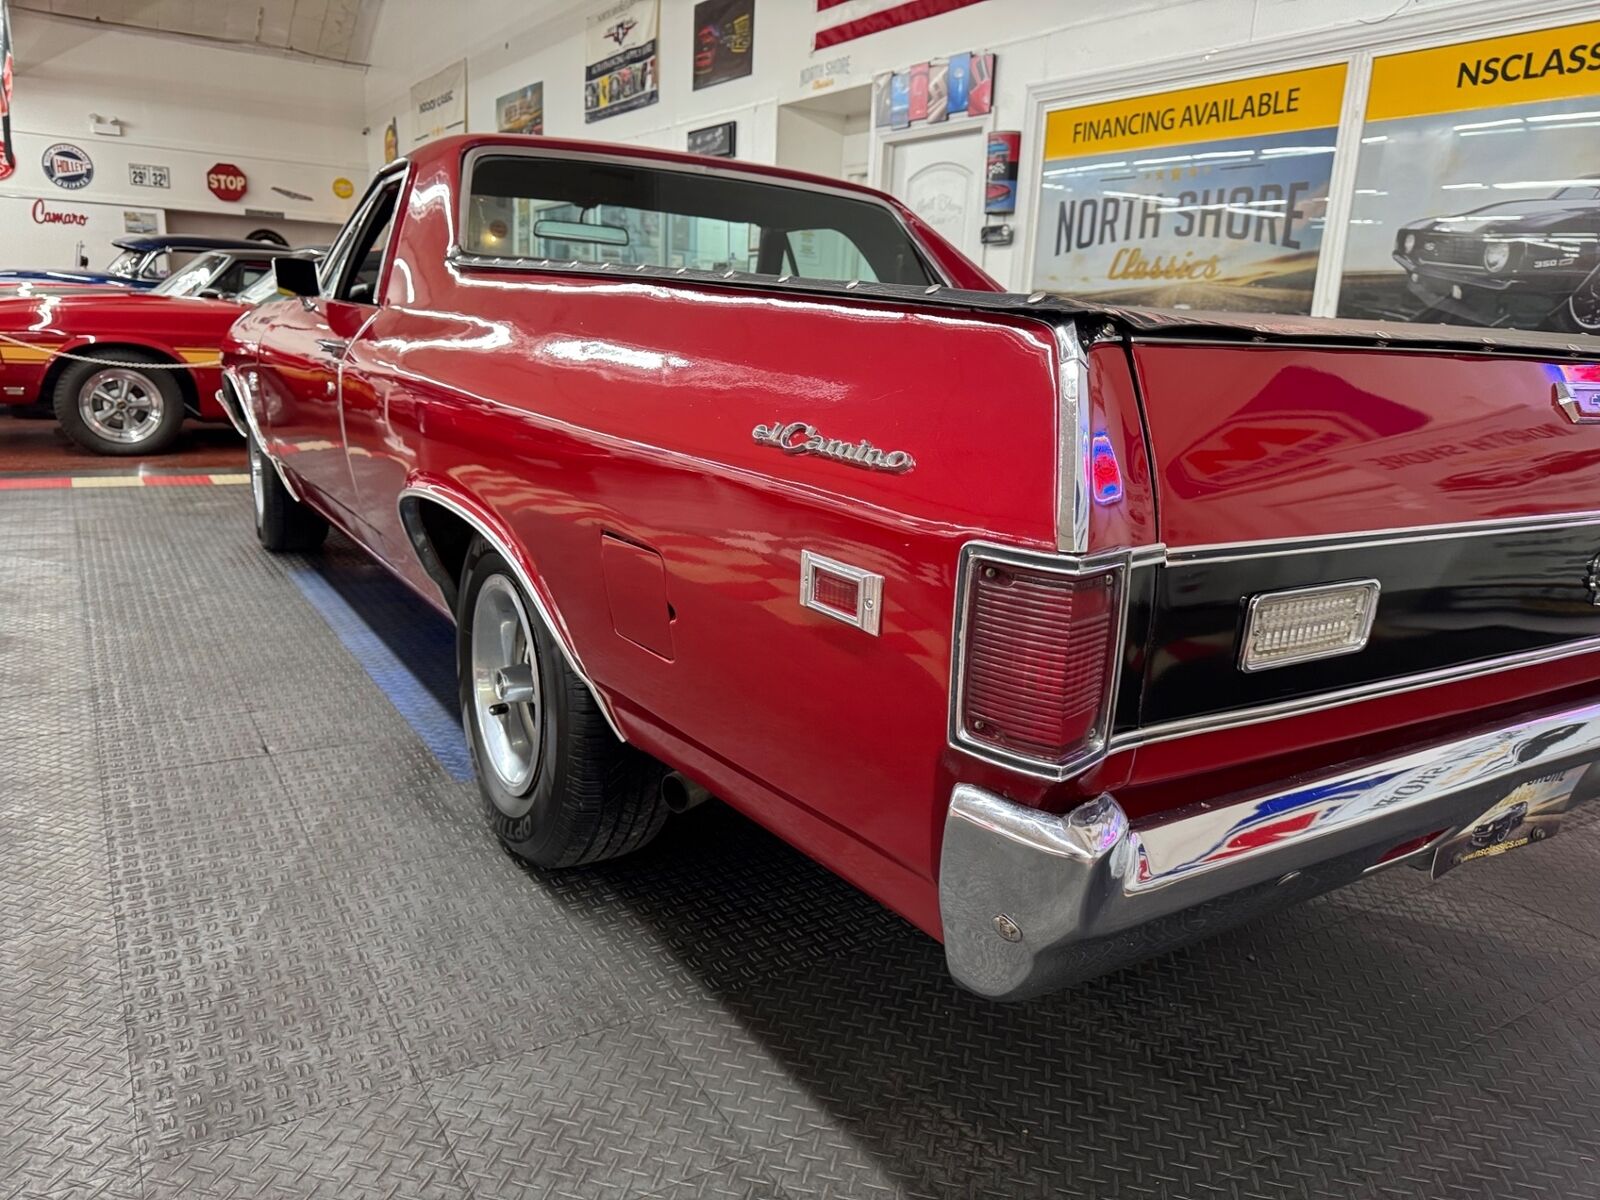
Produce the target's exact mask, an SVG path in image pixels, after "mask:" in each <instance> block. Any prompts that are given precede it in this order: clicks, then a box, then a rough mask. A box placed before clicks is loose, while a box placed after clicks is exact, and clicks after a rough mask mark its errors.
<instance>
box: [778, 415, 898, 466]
mask: <svg viewBox="0 0 1600 1200" xmlns="http://www.w3.org/2000/svg"><path fill="white" fill-rule="evenodd" d="M751 436H752V437H753V438H755V440H756V443H757V444H758V445H762V446H776V447H777V448H778V449H779V450H782V451H783V452H784V453H785V454H820V455H822V457H823V458H831V459H835V460H836V461H838V462H842V463H848V464H849V465H850V466H852V467H865V468H866V469H867V470H869V471H889V472H892V473H893V474H896V475H903V474H904V473H905V472H907V471H909V470H911V468H912V467H914V466H916V465H917V461H916V459H914V458H912V457H911V455H909V454H907V453H906V452H905V451H904V450H880V449H878V447H876V446H874V445H873V444H872V443H871V442H869V441H867V440H866V439H865V438H863V439H862V440H861V441H859V442H846V441H841V440H840V439H839V438H830V437H823V436H822V434H820V433H818V432H817V427H816V426H815V425H807V424H806V423H805V422H804V421H790V422H789V423H788V424H787V425H781V424H779V423H778V422H777V421H774V422H773V423H772V424H771V425H757V426H756V427H755V429H754V430H753V431H752V432H751Z"/></svg>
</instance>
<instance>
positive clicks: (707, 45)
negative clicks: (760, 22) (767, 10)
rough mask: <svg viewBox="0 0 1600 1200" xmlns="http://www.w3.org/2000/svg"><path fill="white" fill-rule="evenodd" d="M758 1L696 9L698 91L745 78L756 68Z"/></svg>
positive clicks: (731, 0) (726, 1) (734, 0)
mask: <svg viewBox="0 0 1600 1200" xmlns="http://www.w3.org/2000/svg"><path fill="white" fill-rule="evenodd" d="M755 8H756V3H755V0H701V3H699V4H696V5H695V6H694V90H695V91H697V92H698V91H699V90H700V89H701V88H708V87H711V86H713V85H714V84H718V83H727V82H728V81H729V80H730V79H743V78H744V77H745V76H746V75H748V74H750V72H751V71H752V70H753V69H754V67H755V53H754V50H755V39H756V13H755Z"/></svg>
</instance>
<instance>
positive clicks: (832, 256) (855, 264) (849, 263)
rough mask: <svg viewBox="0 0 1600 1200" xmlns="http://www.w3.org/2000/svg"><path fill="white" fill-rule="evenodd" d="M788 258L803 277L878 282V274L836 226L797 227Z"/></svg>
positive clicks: (791, 240) (790, 236)
mask: <svg viewBox="0 0 1600 1200" xmlns="http://www.w3.org/2000/svg"><path fill="white" fill-rule="evenodd" d="M789 257H790V261H791V263H792V265H793V270H794V273H795V274H796V275H798V276H800V277H801V278H802V279H860V280H862V281H864V282H867V283H876V282H877V281H878V276H877V274H876V273H875V272H874V271H873V269H872V264H871V263H869V262H867V259H866V256H865V255H863V254H862V253H861V250H860V248H859V247H857V246H856V244H855V243H854V242H852V241H851V240H850V239H849V238H847V237H845V235H844V234H842V233H840V232H839V231H838V230H837V229H796V230H793V231H791V232H790V234H789Z"/></svg>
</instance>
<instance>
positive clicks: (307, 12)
mask: <svg viewBox="0 0 1600 1200" xmlns="http://www.w3.org/2000/svg"><path fill="white" fill-rule="evenodd" d="M381 3H382V0H11V8H12V10H13V11H15V12H37V13H49V14H52V15H54V16H59V17H68V18H74V19H77V20H83V21H96V22H101V23H104V24H107V25H115V26H123V27H126V28H133V29H144V30H150V31H152V32H157V33H168V34H175V35H179V36H184V37H196V38H202V39H204V40H206V41H212V42H221V43H228V44H232V45H238V46H244V47H250V48H256V49H263V50H279V51H290V52H293V53H296V54H305V55H310V56H313V57H316V58H322V59H330V60H332V61H335V62H343V63H358V64H360V63H365V61H366V55H367V52H368V50H369V49H370V48H371V45H372V30H373V27H374V25H375V24H376V23H377V10H378V6H379V4H381Z"/></svg>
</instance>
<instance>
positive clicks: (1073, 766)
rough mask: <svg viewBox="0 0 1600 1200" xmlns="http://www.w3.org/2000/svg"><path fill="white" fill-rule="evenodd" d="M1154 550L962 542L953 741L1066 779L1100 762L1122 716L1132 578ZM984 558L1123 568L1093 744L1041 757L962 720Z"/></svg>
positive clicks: (950, 724)
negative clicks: (989, 737)
mask: <svg viewBox="0 0 1600 1200" xmlns="http://www.w3.org/2000/svg"><path fill="white" fill-rule="evenodd" d="M1152 551H1157V552H1158V551H1159V547H1142V548H1140V549H1138V550H1130V549H1126V548H1123V549H1117V550H1101V551H1096V552H1095V553H1094V554H1084V555H1076V554H1074V555H1063V554H1049V553H1045V552H1043V551H1037V550H1024V549H1019V548H1017V547H1015V546H1001V545H997V544H995V543H992V542H983V541H973V542H967V543H966V544H965V545H963V546H962V547H961V558H960V562H959V565H958V567H957V569H956V602H955V615H954V619H953V623H952V632H951V642H950V705H949V713H948V721H947V728H946V740H947V742H948V743H949V745H950V746H951V747H952V748H953V749H956V750H960V751H961V752H962V753H963V754H970V755H972V756H973V757H974V758H977V759H981V760H982V761H984V762H987V763H991V764H992V765H994V766H997V767H1004V768H1006V769H1007V770H1010V771H1016V772H1018V773H1019V774H1022V775H1027V776H1029V777H1031V778H1033V779H1042V780H1046V781H1048V782H1050V783H1060V782H1062V781H1063V780H1067V779H1071V778H1073V777H1074V776H1076V775H1081V774H1083V772H1085V771H1087V770H1088V769H1089V768H1090V767H1092V766H1094V765H1095V764H1096V763H1098V762H1100V761H1101V760H1102V759H1104V758H1105V757H1106V755H1107V754H1109V753H1110V752H1111V750H1112V748H1113V743H1112V737H1111V725H1112V722H1113V721H1114V720H1115V718H1116V707H1117V685H1118V678H1117V674H1118V672H1117V664H1118V663H1119V662H1120V661H1121V658H1122V645H1123V641H1124V639H1125V638H1126V636H1127V628H1128V603H1129V591H1130V588H1129V586H1128V585H1129V581H1130V576H1131V575H1132V571H1133V568H1134V566H1135V565H1138V564H1140V563H1142V562H1144V561H1148V559H1149V555H1150V553H1151V552H1152ZM979 563H1009V564H1011V565H1014V566H1019V567H1025V568H1027V569H1028V570H1032V571H1043V572H1046V573H1049V574H1053V575H1065V576H1072V577H1076V576H1081V575H1097V574H1102V573H1105V572H1107V571H1112V572H1118V573H1120V576H1121V578H1120V580H1119V587H1120V590H1121V594H1120V596H1119V597H1118V607H1117V617H1116V622H1115V624H1114V626H1113V627H1112V631H1111V651H1110V655H1109V657H1108V660H1107V671H1108V675H1107V680H1106V703H1105V705H1104V710H1103V712H1102V713H1101V715H1100V719H1099V721H1098V723H1097V726H1096V729H1095V731H1094V732H1093V734H1091V736H1090V738H1089V743H1088V745H1087V746H1086V747H1085V748H1084V749H1083V750H1082V751H1080V752H1078V753H1076V754H1074V755H1073V756H1072V757H1070V758H1068V759H1066V760H1065V761H1064V762H1054V761H1048V760H1045V759H1040V758H1035V757H1032V756H1030V755H1026V754H1018V753H1015V752H1013V751H1008V750H1002V749H1000V748H998V747H996V746H990V745H988V744H987V743H984V742H979V741H975V740H974V739H972V738H970V737H968V736H967V733H966V730H965V729H963V728H962V725H961V704H962V700H963V699H964V698H965V693H966V670H965V667H966V643H967V602H968V596H969V595H970V593H971V590H972V588H971V584H972V572H973V571H974V570H976V568H977V565H978V564H979Z"/></svg>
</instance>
